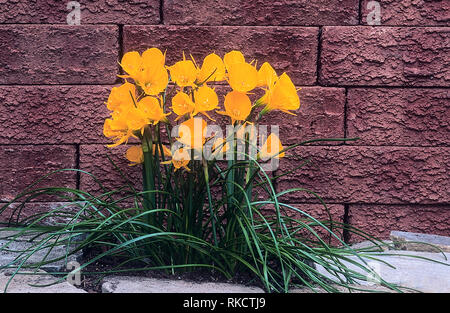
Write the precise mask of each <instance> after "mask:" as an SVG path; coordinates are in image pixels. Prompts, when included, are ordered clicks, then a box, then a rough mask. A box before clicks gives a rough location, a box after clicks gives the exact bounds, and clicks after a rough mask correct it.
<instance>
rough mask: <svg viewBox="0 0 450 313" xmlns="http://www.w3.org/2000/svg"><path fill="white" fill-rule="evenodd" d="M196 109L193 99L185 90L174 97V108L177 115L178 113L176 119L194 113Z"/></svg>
mask: <svg viewBox="0 0 450 313" xmlns="http://www.w3.org/2000/svg"><path fill="white" fill-rule="evenodd" d="M194 109H195V105H194V102H193V101H192V99H191V97H189V95H187V94H185V93H184V92H178V93H177V94H176V95H175V96H174V97H173V98H172V110H173V112H174V113H175V114H176V115H178V117H177V118H176V120H178V119H179V118H181V117H182V116H183V115H185V114H188V113H192V112H193V111H194Z"/></svg>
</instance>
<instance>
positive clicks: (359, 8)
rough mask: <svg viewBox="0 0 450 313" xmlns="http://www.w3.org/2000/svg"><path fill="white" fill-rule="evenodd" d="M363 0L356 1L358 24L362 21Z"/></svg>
mask: <svg viewBox="0 0 450 313" xmlns="http://www.w3.org/2000/svg"><path fill="white" fill-rule="evenodd" d="M363 1H364V0H359V2H358V25H363V23H362V2H363Z"/></svg>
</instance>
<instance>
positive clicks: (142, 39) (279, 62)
mask: <svg viewBox="0 0 450 313" xmlns="http://www.w3.org/2000/svg"><path fill="white" fill-rule="evenodd" d="M123 38H124V39H123V42H124V48H125V51H133V50H137V51H139V52H143V51H144V50H146V49H147V48H150V47H158V48H160V49H162V50H166V49H167V57H168V62H167V63H168V64H169V65H171V64H173V63H174V62H175V61H178V60H181V59H182V52H183V51H184V52H185V53H186V55H187V56H188V55H189V53H192V55H193V56H194V57H195V59H196V60H198V61H200V62H201V60H202V59H203V58H204V57H205V56H206V55H207V54H209V53H211V52H216V53H218V54H219V55H220V56H222V57H223V55H224V54H225V53H226V52H229V51H231V50H235V49H237V50H241V51H242V52H243V53H244V55H245V56H246V57H247V60H248V61H251V60H252V59H256V60H257V61H258V64H262V63H263V62H265V61H267V62H270V63H271V64H272V65H273V66H274V68H275V69H276V70H277V71H278V72H279V73H280V74H281V73H282V72H284V71H286V72H287V73H288V74H289V75H290V76H291V78H292V80H293V81H294V83H296V84H298V85H312V84H314V83H315V82H316V60H317V46H318V28H312V27H309V28H307V27H233V26H229V27H215V26H206V27H186V26H125V27H124V37H123Z"/></svg>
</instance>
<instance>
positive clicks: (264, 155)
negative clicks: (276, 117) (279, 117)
mask: <svg viewBox="0 0 450 313" xmlns="http://www.w3.org/2000/svg"><path fill="white" fill-rule="evenodd" d="M283 149H284V148H283V145H282V144H281V141H280V138H278V136H277V135H275V134H273V133H272V134H270V135H269V137H267V140H266V142H265V143H264V144H263V146H262V147H261V149H260V151H259V153H258V158H259V159H262V160H268V159H271V158H275V159H280V158H283V157H284V156H285V153H284V152H281V151H282V150H283ZM280 152H281V153H280Z"/></svg>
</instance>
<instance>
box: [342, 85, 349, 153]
mask: <svg viewBox="0 0 450 313" xmlns="http://www.w3.org/2000/svg"><path fill="white" fill-rule="evenodd" d="M347 110H348V88H345V101H344V138H347V127H348V126H347V125H348V124H347V118H348V114H347ZM343 144H344V145H348V143H347V142H346V141H344V142H343Z"/></svg>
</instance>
